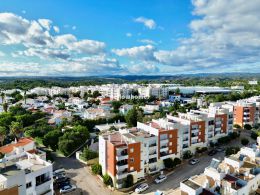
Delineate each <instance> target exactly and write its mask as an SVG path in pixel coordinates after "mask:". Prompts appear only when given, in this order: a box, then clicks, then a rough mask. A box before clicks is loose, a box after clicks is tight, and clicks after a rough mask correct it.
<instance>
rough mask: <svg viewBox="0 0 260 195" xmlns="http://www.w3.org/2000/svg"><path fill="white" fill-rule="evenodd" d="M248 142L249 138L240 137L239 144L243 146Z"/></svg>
mask: <svg viewBox="0 0 260 195" xmlns="http://www.w3.org/2000/svg"><path fill="white" fill-rule="evenodd" d="M248 143H249V140H248V139H247V138H242V139H241V144H242V145H243V146H246V145H247V144H248Z"/></svg>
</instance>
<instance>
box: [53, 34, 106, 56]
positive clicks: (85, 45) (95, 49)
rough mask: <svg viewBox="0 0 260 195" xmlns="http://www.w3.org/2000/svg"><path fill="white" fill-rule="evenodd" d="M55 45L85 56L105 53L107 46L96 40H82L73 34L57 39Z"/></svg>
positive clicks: (57, 37)
mask: <svg viewBox="0 0 260 195" xmlns="http://www.w3.org/2000/svg"><path fill="white" fill-rule="evenodd" d="M55 43H56V44H57V45H58V46H59V47H60V46H65V47H67V48H68V49H69V50H71V51H76V52H79V53H85V54H98V53H102V52H104V49H105V47H106V44H105V43H104V42H99V41H94V40H87V39H84V40H80V41H78V40H77V38H76V37H75V36H74V35H72V34H65V35H60V36H56V37H55Z"/></svg>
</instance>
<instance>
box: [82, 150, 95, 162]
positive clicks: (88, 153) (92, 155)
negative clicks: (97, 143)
mask: <svg viewBox="0 0 260 195" xmlns="http://www.w3.org/2000/svg"><path fill="white" fill-rule="evenodd" d="M81 157H82V158H83V159H84V160H91V159H94V158H97V157H98V153H97V152H94V151H92V150H90V149H88V148H87V147H86V148H84V150H83V152H82V155H81Z"/></svg>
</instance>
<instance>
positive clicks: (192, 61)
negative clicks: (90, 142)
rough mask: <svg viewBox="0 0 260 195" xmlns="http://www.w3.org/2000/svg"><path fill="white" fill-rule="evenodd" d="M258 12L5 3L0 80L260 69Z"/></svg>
mask: <svg viewBox="0 0 260 195" xmlns="http://www.w3.org/2000/svg"><path fill="white" fill-rule="evenodd" d="M230 7H233V8H234V9H230ZM259 8H260V3H259V1H258V0H252V1H250V2H248V1H246V0H230V1H225V0H163V1H162V0H149V1H148V0H147V1H145V0H144V1H140V0H124V1H122V0H111V1H110V0H109V1H108V0H99V1H93V0H78V1H69V0H55V1H54V0H44V1H37V3H36V1H33V0H26V1H24V0H23V1H22V0H12V1H4V0H0V76H37V75H41V76H45V75H49V76H88V75H109V74H111V75H118V74H121V75H126V74H136V75H147V74H150V75H153V74H161V75H163V74H179V73H200V72H217V73H219V72H259V68H260V63H259V61H260V60H259V59H260V57H259V49H260V44H259V43H260V35H259V32H260V31H259V30H260V25H259V22H258V19H259V16H260V14H259V13H258V10H259ZM249 66H250V69H248V67H249Z"/></svg>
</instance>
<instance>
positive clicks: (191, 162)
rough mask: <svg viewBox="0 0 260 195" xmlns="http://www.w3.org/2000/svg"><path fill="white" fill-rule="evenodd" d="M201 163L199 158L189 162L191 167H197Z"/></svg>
mask: <svg viewBox="0 0 260 195" xmlns="http://www.w3.org/2000/svg"><path fill="white" fill-rule="evenodd" d="M199 162H200V161H199V159H197V158H193V159H191V160H189V164H190V165H195V164H197V163H199Z"/></svg>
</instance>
